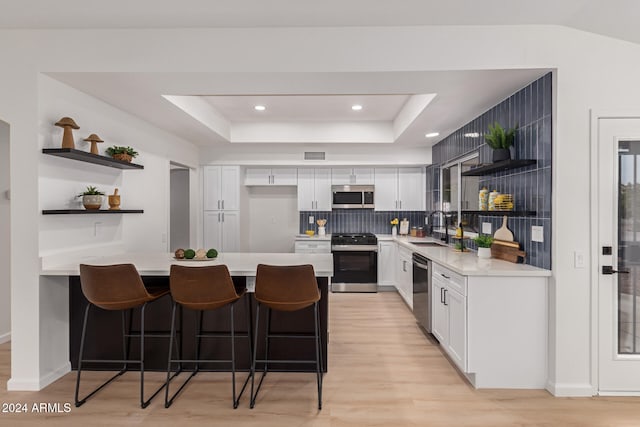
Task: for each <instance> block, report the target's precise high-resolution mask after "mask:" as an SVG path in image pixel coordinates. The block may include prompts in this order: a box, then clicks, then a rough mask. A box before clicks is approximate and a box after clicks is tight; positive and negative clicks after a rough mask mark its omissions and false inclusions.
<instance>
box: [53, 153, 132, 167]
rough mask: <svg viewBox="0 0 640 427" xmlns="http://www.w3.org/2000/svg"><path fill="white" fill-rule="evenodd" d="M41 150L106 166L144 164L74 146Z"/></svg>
mask: <svg viewBox="0 0 640 427" xmlns="http://www.w3.org/2000/svg"><path fill="white" fill-rule="evenodd" d="M42 152H43V153H44V154H48V155H50V156H57V157H65V158H67V159H73V160H79V161H81V162H86V163H93V164H96V165H102V166H108V167H110V168H116V169H144V166H142V165H138V164H135V163H129V162H125V161H122V160H117V159H113V158H111V157H107V156H100V155H98V154H92V153H87V152H86V151H80V150H76V149H75V148H43V149H42Z"/></svg>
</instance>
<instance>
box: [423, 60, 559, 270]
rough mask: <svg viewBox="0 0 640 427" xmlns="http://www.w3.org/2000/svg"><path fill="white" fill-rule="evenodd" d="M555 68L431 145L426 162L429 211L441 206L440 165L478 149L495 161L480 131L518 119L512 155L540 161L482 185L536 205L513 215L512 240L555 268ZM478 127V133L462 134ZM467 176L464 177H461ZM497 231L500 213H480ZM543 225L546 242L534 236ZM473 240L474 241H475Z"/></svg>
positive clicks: (519, 203) (523, 205) (533, 260)
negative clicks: (531, 213)
mask: <svg viewBox="0 0 640 427" xmlns="http://www.w3.org/2000/svg"><path fill="white" fill-rule="evenodd" d="M551 77H552V75H551V73H548V74H546V75H545V76H543V77H541V78H540V79H538V80H536V81H535V82H533V83H531V84H530V85H528V86H527V87H525V88H523V89H521V90H520V91H518V92H516V93H515V94H513V95H511V96H510V97H509V98H507V99H505V100H504V101H502V102H501V103H499V104H498V105H496V106H494V107H493V108H491V109H490V110H488V111H486V112H485V113H483V114H482V115H480V116H479V117H477V118H475V119H474V120H472V121H471V122H469V123H467V124H466V125H464V126H463V127H462V128H460V129H458V130H457V131H455V132H454V133H453V134H451V135H449V136H447V137H446V138H445V139H443V140H442V141H440V142H439V143H438V144H436V145H435V146H433V151H432V158H433V164H432V165H430V166H428V167H427V178H426V179H427V211H432V210H434V209H439V208H440V207H439V200H440V194H439V191H440V190H439V187H440V183H439V177H440V167H441V166H442V165H443V164H446V163H448V162H450V161H452V160H455V159H456V158H459V157H462V156H464V155H468V154H471V153H473V152H475V151H478V152H479V155H480V163H481V164H486V163H491V161H492V159H491V156H492V150H491V148H490V147H489V146H488V145H487V144H485V142H484V138H483V137H482V135H483V134H484V132H485V131H486V130H487V129H488V127H489V124H491V123H493V122H496V121H497V122H498V123H500V124H501V125H502V126H503V127H505V128H510V127H514V126H516V125H518V133H517V135H516V140H515V143H514V146H513V147H511V158H512V159H535V160H537V164H536V165H534V166H527V167H523V168H519V169H512V170H509V171H505V172H499V173H495V174H492V175H488V176H484V177H481V178H480V188H482V187H483V186H486V187H487V188H488V189H489V190H493V189H496V190H498V191H499V192H501V193H510V194H513V196H514V199H515V210H518V211H535V212H536V214H535V215H534V216H522V217H509V219H508V224H509V225H508V226H509V229H510V230H511V231H512V232H513V236H514V240H516V241H518V242H520V244H521V247H522V248H523V250H524V251H526V252H527V257H526V258H525V263H527V264H531V265H534V266H536V267H541V268H546V269H550V268H551V178H552V175H551V153H552V150H551V147H552V141H551V138H552V130H551V105H552V88H551V82H552V79H551ZM472 132H478V133H479V134H480V137H479V138H470V137H465V136H464V134H467V133H472ZM462 179H464V177H463V178H462ZM482 222H490V223H491V224H492V231H493V232H495V230H496V229H497V228H499V227H500V226H501V224H502V217H493V216H479V223H480V224H481V223H482ZM534 225H539V226H542V227H544V242H542V243H539V242H532V241H531V227H532V226H534ZM472 246H473V245H472Z"/></svg>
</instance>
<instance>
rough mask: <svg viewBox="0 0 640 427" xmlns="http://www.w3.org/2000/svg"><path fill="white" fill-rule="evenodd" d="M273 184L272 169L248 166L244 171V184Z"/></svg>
mask: <svg viewBox="0 0 640 427" xmlns="http://www.w3.org/2000/svg"><path fill="white" fill-rule="evenodd" d="M269 184H271V169H267V168H247V169H246V170H245V172H244V185H269Z"/></svg>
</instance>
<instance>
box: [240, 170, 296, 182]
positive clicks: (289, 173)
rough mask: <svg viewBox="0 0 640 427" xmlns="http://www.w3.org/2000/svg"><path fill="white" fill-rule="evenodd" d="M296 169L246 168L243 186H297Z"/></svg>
mask: <svg viewBox="0 0 640 427" xmlns="http://www.w3.org/2000/svg"><path fill="white" fill-rule="evenodd" d="M297 183H298V174H297V169H296V168H247V169H246V171H245V175H244V185H297Z"/></svg>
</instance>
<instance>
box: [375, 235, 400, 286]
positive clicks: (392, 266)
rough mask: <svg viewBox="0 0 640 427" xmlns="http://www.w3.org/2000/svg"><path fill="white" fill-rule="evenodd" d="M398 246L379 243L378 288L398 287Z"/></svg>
mask: <svg viewBox="0 0 640 427" xmlns="http://www.w3.org/2000/svg"><path fill="white" fill-rule="evenodd" d="M397 262H398V244H397V243H396V242H393V241H389V242H385V241H380V240H379V241H378V286H396V263H397Z"/></svg>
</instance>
